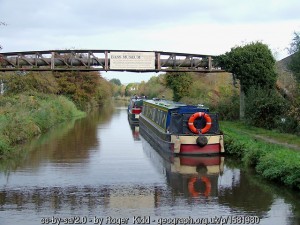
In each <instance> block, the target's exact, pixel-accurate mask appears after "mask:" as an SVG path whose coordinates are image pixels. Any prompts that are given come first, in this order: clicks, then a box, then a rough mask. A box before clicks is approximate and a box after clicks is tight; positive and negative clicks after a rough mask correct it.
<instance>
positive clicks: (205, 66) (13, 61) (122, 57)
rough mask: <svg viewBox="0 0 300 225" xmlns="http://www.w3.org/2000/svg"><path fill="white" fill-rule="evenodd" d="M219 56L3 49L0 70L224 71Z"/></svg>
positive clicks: (152, 52)
mask: <svg viewBox="0 0 300 225" xmlns="http://www.w3.org/2000/svg"><path fill="white" fill-rule="evenodd" d="M215 59H216V56H212V55H201V54H188V53H178V52H162V51H133V50H48V51H24V52H4V53H0V71H1V72H5V71H129V72H161V71H163V72H178V71H186V72H202V73H211V72H223V71H224V70H223V69H222V68H220V67H219V66H218V65H217V62H216V60H215Z"/></svg>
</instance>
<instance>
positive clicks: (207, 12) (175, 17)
mask: <svg viewBox="0 0 300 225" xmlns="http://www.w3.org/2000/svg"><path fill="white" fill-rule="evenodd" d="M299 10H300V1H299V0H247V1H246V0H226V1H225V0H222V1H221V0H219V1H218V0H47V1H45V0H0V22H5V23H6V24H7V25H6V26H3V25H2V26H0V44H1V45H2V47H3V49H2V50H1V51H0V52H11V51H28V50H52V49H103V50H113V49H124V50H149V51H152V50H153V51H155V50H157V51H172V52H184V53H197V54H212V55H218V54H223V53H225V52H227V51H230V49H231V48H232V47H234V46H237V45H243V44H245V43H250V42H252V41H261V42H263V43H265V44H267V45H269V47H270V49H271V50H272V52H273V53H274V55H275V57H276V58H277V59H281V58H283V57H285V56H287V55H288V52H287V50H286V48H287V47H289V44H290V43H291V41H292V38H293V33H294V31H297V32H300V13H299ZM153 75H155V73H150V74H139V73H137V74H134V73H121V72H107V73H106V72H103V73H102V76H103V77H105V78H107V79H111V78H114V77H115V78H118V79H120V80H121V82H122V83H128V82H140V81H141V80H145V81H147V80H148V79H149V77H151V76H153Z"/></svg>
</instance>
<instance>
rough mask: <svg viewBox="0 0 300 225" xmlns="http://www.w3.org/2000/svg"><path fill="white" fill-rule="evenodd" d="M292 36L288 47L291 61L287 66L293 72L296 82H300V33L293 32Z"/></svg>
mask: <svg viewBox="0 0 300 225" xmlns="http://www.w3.org/2000/svg"><path fill="white" fill-rule="evenodd" d="M294 35H295V36H294V38H293V41H292V43H291V47H290V49H289V52H290V54H292V56H291V61H290V63H289V64H288V68H289V69H290V70H291V71H292V72H293V74H294V75H295V77H296V79H297V81H298V82H300V33H296V32H295V33H294Z"/></svg>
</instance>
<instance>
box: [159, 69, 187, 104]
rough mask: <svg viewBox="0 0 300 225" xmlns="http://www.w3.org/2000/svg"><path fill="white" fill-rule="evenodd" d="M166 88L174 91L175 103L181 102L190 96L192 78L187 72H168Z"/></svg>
mask: <svg viewBox="0 0 300 225" xmlns="http://www.w3.org/2000/svg"><path fill="white" fill-rule="evenodd" d="M165 80H166V86H167V87H169V88H171V89H172V90H173V94H174V96H173V99H174V101H179V100H180V99H181V98H183V97H184V96H188V95H189V92H190V85H191V84H192V77H191V75H190V74H189V73H187V72H167V74H166V76H165Z"/></svg>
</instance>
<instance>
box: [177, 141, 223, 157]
mask: <svg viewBox="0 0 300 225" xmlns="http://www.w3.org/2000/svg"><path fill="white" fill-rule="evenodd" d="M220 152H221V146H220V144H219V143H217V144H210V145H205V146H204V147H199V146H198V145H196V144H181V146H180V154H192V155H196V154H198V155H201V154H213V153H220Z"/></svg>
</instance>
